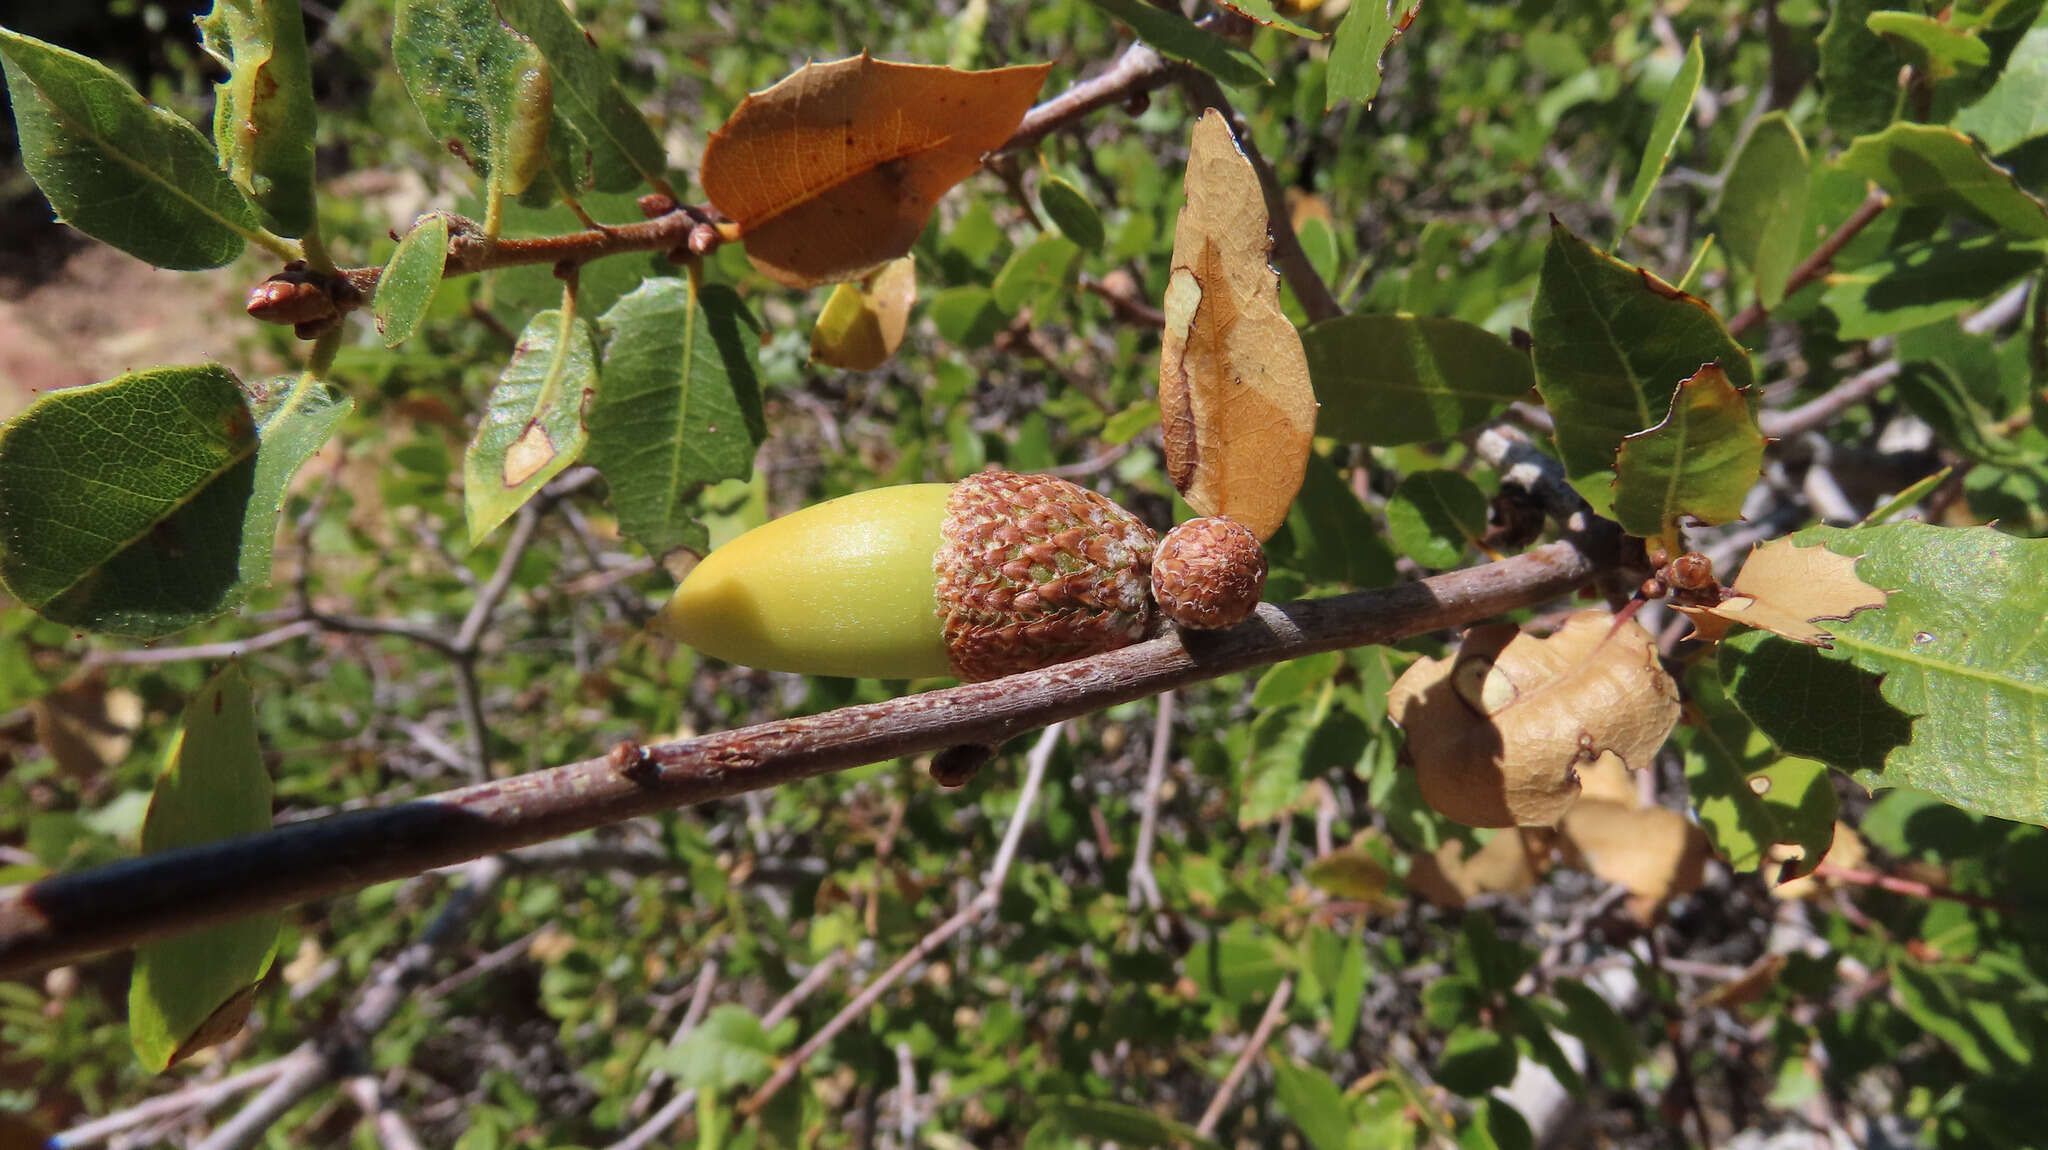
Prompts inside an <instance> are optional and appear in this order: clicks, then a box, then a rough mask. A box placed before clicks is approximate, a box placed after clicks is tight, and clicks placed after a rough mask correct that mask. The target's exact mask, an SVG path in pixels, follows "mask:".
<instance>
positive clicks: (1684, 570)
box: [1664, 551, 1714, 591]
mask: <svg viewBox="0 0 2048 1150" xmlns="http://www.w3.org/2000/svg"><path fill="white" fill-rule="evenodd" d="M1664 581H1665V582H1667V583H1669V584H1671V586H1672V588H1673V589H1674V590H1678V591H1703V590H1705V589H1706V588H1708V587H1712V586H1713V585H1714V561H1713V560H1711V559H1709V558H1707V557H1706V556H1704V555H1702V554H1700V553H1699V552H1697V551H1688V552H1686V553H1685V554H1683V555H1680V556H1679V557H1678V558H1676V559H1673V560H1672V561H1671V563H1670V565H1669V566H1668V567H1666V568H1665V571H1664Z"/></svg>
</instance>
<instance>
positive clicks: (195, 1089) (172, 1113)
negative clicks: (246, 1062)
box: [48, 1059, 289, 1150]
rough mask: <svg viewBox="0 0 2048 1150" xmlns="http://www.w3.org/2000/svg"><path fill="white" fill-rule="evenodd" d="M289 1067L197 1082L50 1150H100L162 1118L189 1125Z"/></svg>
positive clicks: (277, 1064) (79, 1130)
mask: <svg viewBox="0 0 2048 1150" xmlns="http://www.w3.org/2000/svg"><path fill="white" fill-rule="evenodd" d="M288 1065H289V1064H288V1063H287V1062H286V1061H285V1060H284V1059H277V1060H274V1061H271V1062H266V1063H264V1064H262V1065H261V1066H252V1067H250V1068H249V1069H247V1070H244V1071H242V1072H240V1073H239V1074H230V1075H228V1076H227V1077H225V1078H220V1079H215V1080H214V1081H211V1082H195V1083H193V1084H192V1085H190V1086H187V1087H184V1088H183V1089H180V1090H174V1091H172V1092H171V1093H169V1094H159V1095H157V1096H156V1097H154V1098H150V1099H147V1100H145V1101H142V1102H138V1103H136V1104H135V1105H133V1106H130V1107H128V1108H127V1109H125V1110H117V1111H115V1112H114V1113H112V1114H108V1115H105V1116H104V1117H100V1118H95V1119H93V1120H92V1121H90V1122H87V1123H84V1124H82V1125H79V1126H74V1127H72V1128H71V1129H69V1130H66V1131H64V1132H62V1133H60V1134H55V1135H52V1136H51V1137H50V1141H49V1143H48V1148H49V1150H77V1148H78V1147H82V1146H97V1145H98V1144H100V1143H101V1142H105V1141H106V1140H107V1139H109V1138H112V1137H113V1136H114V1135H116V1134H119V1133H121V1132H122V1131H124V1130H131V1129H133V1128H135V1127H137V1126H141V1125H144V1124H146V1123H149V1122H154V1121H156V1120H157V1119H160V1118H177V1119H179V1120H182V1121H190V1120H192V1119H195V1118H198V1117H199V1116H201V1115H203V1114H205V1113H206V1112H207V1111H209V1110H211V1109H213V1108H214V1107H216V1106H219V1105H220V1104H221V1103H223V1102H226V1101H227V1100H228V1099H230V1098H233V1097H234V1096H235V1095H237V1094H240V1093H242V1092H243V1091H244V1090H252V1089H254V1088H256V1087H258V1086H263V1085H266V1084H267V1083H269V1082H271V1081H272V1080H274V1079H275V1078H276V1077H277V1076H278V1075H280V1074H282V1073H284V1072H285V1069H286V1068H287V1066H288Z"/></svg>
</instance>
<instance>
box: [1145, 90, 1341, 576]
mask: <svg viewBox="0 0 2048 1150" xmlns="http://www.w3.org/2000/svg"><path fill="white" fill-rule="evenodd" d="M1266 227H1267V219H1266V201H1265V199H1264V197H1263V196H1262V195H1261V194H1260V191H1259V177H1258V173H1256V172H1254V171H1253V170H1252V165H1251V161H1250V160H1248V159H1246V158H1245V155H1244V152H1243V151H1242V150H1240V149H1239V148H1238V146H1237V138H1236V137H1235V136H1233V135H1232V134H1231V132H1230V124H1229V121H1227V120H1226V119H1225V118H1224V117H1223V114H1222V113H1220V112H1218V111H1216V110H1215V109H1213V108H1211V109H1210V110H1208V111H1206V112H1204V113H1202V118H1201V120H1200V121H1199V122H1197V123H1196V124H1195V135H1194V143H1193V144H1192V145H1191V146H1190V147H1189V149H1188V174H1187V203H1186V204H1185V205H1184V206H1182V208H1181V211H1180V223H1179V224H1178V225H1177V228H1176V230H1175V232H1174V236H1173V274H1172V278H1171V279H1170V280H1168V282H1167V285H1166V300H1165V309H1164V310H1165V312H1166V330H1165V333H1164V336H1163V338H1162V342H1161V345H1160V349H1159V421H1160V430H1161V432H1162V433H1163V435H1164V438H1165V441H1166V469H1167V474H1168V475H1169V476H1171V477H1172V479H1173V485H1174V486H1175V487H1176V488H1178V489H1179V490H1180V493H1181V495H1182V496H1184V497H1185V498H1186V499H1187V501H1188V506H1190V507H1192V508H1194V509H1195V511H1196V512H1197V513H1199V514H1202V515H1218V516H1227V517H1229V518H1231V519H1235V520H1237V521H1238V522H1239V523H1242V524H1244V525H1245V526H1246V527H1249V528H1251V529H1252V533H1253V534H1254V535H1257V536H1258V537H1259V539H1260V540H1262V541H1263V540H1265V539H1268V538H1270V537H1271V536H1272V534H1273V532H1275V531H1277V530H1279V529H1280V524H1281V523H1283V522H1285V521H1286V519H1287V509H1288V508H1289V507H1290V506H1292V505H1293V503H1294V496H1295V493H1296V492H1298V491H1300V490H1301V480H1302V476H1303V474H1304V473H1305V472H1306V470H1307V468H1308V453H1309V447H1310V445H1311V442H1312V440H1313V439H1314V436H1315V428H1316V397H1315V391H1314V389H1313V388H1312V387H1311V386H1310V384H1309V378H1308V356H1307V355H1306V353H1304V352H1303V351H1302V347H1301V335H1300V333H1298V332H1296V331H1295V330H1294V325H1293V324H1292V323H1290V322H1288V319H1287V316H1286V315H1285V314H1284V313H1282V312H1281V310H1280V277H1279V275H1278V274H1277V273H1276V272H1274V271H1273V268H1272V266H1271V265H1270V264H1268V263H1267V253H1268V252H1270V251H1271V250H1272V247H1273V241H1272V238H1271V237H1270V236H1269V235H1268V234H1267V231H1266Z"/></svg>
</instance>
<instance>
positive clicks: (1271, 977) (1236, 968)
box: [1185, 919, 1295, 1006]
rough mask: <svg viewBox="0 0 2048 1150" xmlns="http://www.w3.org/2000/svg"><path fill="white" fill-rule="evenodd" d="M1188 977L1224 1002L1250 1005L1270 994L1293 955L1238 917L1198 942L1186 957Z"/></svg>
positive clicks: (1264, 999) (1290, 966) (1291, 960)
mask: <svg viewBox="0 0 2048 1150" xmlns="http://www.w3.org/2000/svg"><path fill="white" fill-rule="evenodd" d="M1185 962H1186V967H1185V969H1186V971H1187V975H1188V977H1189V978H1192V979H1194V980H1195V984H1196V985H1198V986H1200V987H1201V988H1202V989H1203V991H1205V992H1206V993H1208V994H1212V995H1214V996H1216V997H1218V998H1221V999H1223V1000H1224V1001H1225V1002H1230V1003H1235V1004H1236V1005H1238V1006H1249V1005H1251V1004H1253V1003H1256V1002H1264V1001H1266V999H1268V998H1270V997H1272V994H1273V989H1274V988H1275V987H1277V986H1279V985H1280V980H1281V979H1282V978H1283V977H1285V976H1286V974H1287V972H1288V971H1290V970H1293V969H1294V966H1295V961H1294V955H1293V954H1292V952H1290V951H1289V950H1288V949H1287V948H1286V947H1284V946H1282V945H1281V944H1280V941H1279V940H1278V939H1275V938H1273V937H1272V936H1271V935H1269V934H1266V933H1265V932H1264V931H1263V930H1262V929H1261V928H1260V927H1258V926H1257V925H1256V924H1254V923H1251V922H1248V921H1246V920H1243V919H1239V920H1237V921H1236V922H1233V923H1231V924H1230V925H1229V926H1228V927H1225V928H1224V930H1223V933H1221V934H1219V935H1217V936H1216V937H1215V938H1214V939H1211V940H1210V941H1207V942H1199V943H1196V944H1195V945H1194V947H1193V948H1191V949H1190V950H1189V951H1188V956H1187V958H1186V960H1185Z"/></svg>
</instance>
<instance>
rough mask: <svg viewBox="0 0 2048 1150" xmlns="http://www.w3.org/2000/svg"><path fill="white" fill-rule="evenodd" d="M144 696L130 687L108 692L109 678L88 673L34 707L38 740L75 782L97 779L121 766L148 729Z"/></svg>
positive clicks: (31, 710) (30, 711)
mask: <svg viewBox="0 0 2048 1150" xmlns="http://www.w3.org/2000/svg"><path fill="white" fill-rule="evenodd" d="M142 712H143V706H142V696H140V695H137V694H136V693H135V692H133V691H130V690H128V689H127V688H125V687H115V688H113V689H111V690H109V689H108V688H107V683H106V678H105V676H103V675H99V674H97V673H90V672H89V673H87V674H86V675H84V676H82V677H80V678H79V679H77V680H74V681H73V682H70V683H66V684H65V685H64V686H62V687H59V688H58V689H57V690H54V691H52V692H50V693H49V694H47V695H45V696H43V697H42V698H40V699H37V700H36V701H35V702H33V703H31V704H29V714H30V715H31V716H32V717H33V718H34V720H35V733H36V742H38V743H41V744H42V747H43V750H44V752H45V753H47V754H48V755H49V756H50V758H51V759H53V760H55V761H56V763H57V766H58V767H59V769H61V770H62V771H63V772H64V773H65V774H67V775H69V776H71V777H73V778H80V779H83V778H96V777H97V776H98V775H99V774H100V772H102V771H104V770H106V769H107V768H108V767H113V766H119V765H120V763H121V761H122V760H123V759H126V758H127V757H128V751H129V748H130V747H132V746H133V745H134V742H135V731H136V729H137V728H138V727H140V726H141V725H142Z"/></svg>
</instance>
